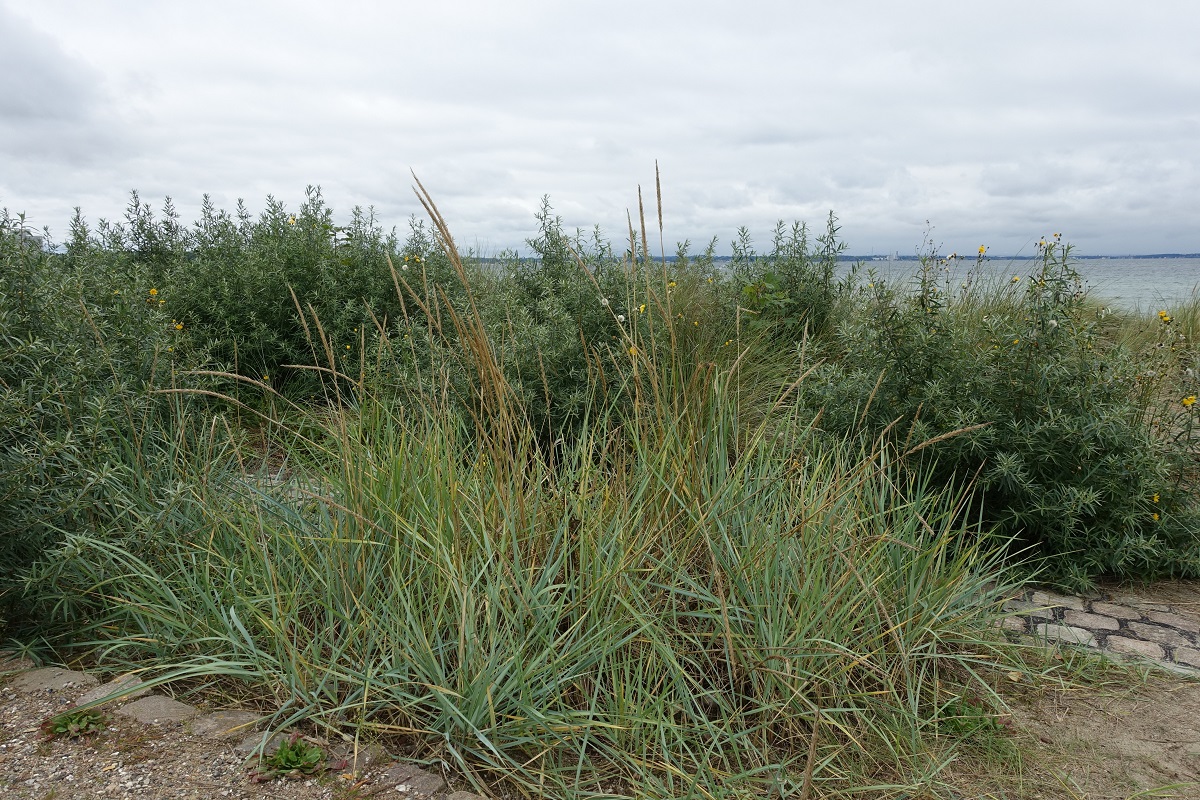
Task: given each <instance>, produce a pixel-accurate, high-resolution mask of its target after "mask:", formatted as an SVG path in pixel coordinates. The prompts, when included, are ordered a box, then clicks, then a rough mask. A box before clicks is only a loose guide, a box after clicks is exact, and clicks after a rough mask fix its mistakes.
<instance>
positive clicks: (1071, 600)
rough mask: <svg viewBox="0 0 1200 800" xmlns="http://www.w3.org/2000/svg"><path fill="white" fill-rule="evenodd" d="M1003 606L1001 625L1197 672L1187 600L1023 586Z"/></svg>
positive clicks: (1194, 619) (1196, 624)
mask: <svg viewBox="0 0 1200 800" xmlns="http://www.w3.org/2000/svg"><path fill="white" fill-rule="evenodd" d="M1004 607H1005V610H1007V611H1009V612H1012V616H1009V617H1006V618H1005V619H1004V620H1003V623H1002V624H1003V627H1004V628H1005V629H1006V630H1011V631H1016V632H1018V633H1023V634H1029V635H1032V636H1037V637H1039V638H1041V639H1045V640H1046V641H1048V642H1050V641H1052V642H1060V643H1067V644H1077V645H1084V646H1086V647H1089V648H1093V649H1096V650H1101V651H1103V652H1105V653H1108V654H1110V655H1113V656H1115V657H1118V658H1124V659H1133V660H1150V661H1155V662H1158V663H1159V664H1162V665H1163V666H1165V667H1167V668H1168V669H1170V670H1172V671H1174V672H1180V673H1187V674H1196V675H1200V613H1198V611H1197V608H1196V604H1195V603H1193V602H1190V601H1189V600H1183V599H1181V600H1180V602H1179V603H1162V602H1149V601H1146V600H1144V599H1143V598H1141V597H1139V596H1138V595H1137V594H1134V593H1128V592H1118V593H1109V592H1105V593H1101V594H1099V595H1098V596H1096V597H1094V598H1084V597H1075V596H1072V595H1062V594H1055V593H1054V592H1048V591H1039V590H1027V591H1025V592H1024V593H1023V594H1021V595H1020V596H1018V597H1015V598H1013V599H1012V600H1009V601H1008V602H1007V603H1005V605H1004Z"/></svg>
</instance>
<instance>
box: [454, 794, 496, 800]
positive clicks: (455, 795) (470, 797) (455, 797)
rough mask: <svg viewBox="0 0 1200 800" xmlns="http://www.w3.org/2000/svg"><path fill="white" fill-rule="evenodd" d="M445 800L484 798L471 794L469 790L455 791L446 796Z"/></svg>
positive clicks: (479, 799) (477, 799) (478, 799)
mask: <svg viewBox="0 0 1200 800" xmlns="http://www.w3.org/2000/svg"><path fill="white" fill-rule="evenodd" d="M446 800H486V799H485V798H484V797H482V796H480V795H477V794H472V793H471V792H455V793H454V794H452V795H450V796H449V797H447V798H446Z"/></svg>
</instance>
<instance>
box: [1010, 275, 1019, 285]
mask: <svg viewBox="0 0 1200 800" xmlns="http://www.w3.org/2000/svg"><path fill="white" fill-rule="evenodd" d="M1012 282H1013V283H1020V282H1021V276H1019V275H1013V279H1012Z"/></svg>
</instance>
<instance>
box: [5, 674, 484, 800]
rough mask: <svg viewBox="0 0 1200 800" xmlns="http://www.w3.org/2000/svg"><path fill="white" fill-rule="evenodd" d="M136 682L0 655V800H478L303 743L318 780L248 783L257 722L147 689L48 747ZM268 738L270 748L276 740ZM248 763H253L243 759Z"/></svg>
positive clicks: (409, 770)
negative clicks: (65, 720) (94, 704)
mask: <svg viewBox="0 0 1200 800" xmlns="http://www.w3.org/2000/svg"><path fill="white" fill-rule="evenodd" d="M136 683H137V679H136V678H133V679H130V678H126V679H124V681H120V680H118V681H113V682H110V683H108V684H105V685H100V683H99V681H98V680H97V679H96V678H95V677H94V676H92V675H88V674H85V673H81V672H73V671H70V670H65V669H60V668H57V667H44V668H41V669H34V668H33V665H32V664H30V663H29V662H23V661H20V660H11V659H5V658H3V657H2V656H0V797H2V798H4V800H26V798H28V799H29V800H49V798H52V797H53V798H67V797H69V798H72V800H75V799H76V798H78V799H79V800H92V798H97V799H99V798H104V799H105V800H160V799H161V800H167V799H168V798H170V799H174V798H189V799H191V798H195V799H196V800H202V799H203V800H206V799H207V798H231V800H232V799H234V798H244V799H245V800H265V798H271V800H335V798H336V800H365V798H368V797H384V798H389V800H391V799H393V798H411V799H412V800H481V799H480V798H479V797H478V796H477V795H474V794H471V793H468V792H463V791H458V792H453V791H451V790H450V788H449V787H447V784H446V781H445V780H443V779H442V777H441V776H440V775H437V774H435V773H433V772H431V771H428V770H424V769H420V768H417V767H415V766H414V765H411V764H405V763H397V762H396V761H394V760H392V759H391V758H389V757H388V756H387V754H386V753H384V752H382V751H381V750H379V749H377V748H372V749H367V750H365V751H363V752H360V753H359V754H358V758H357V759H355V758H354V755H355V754H354V753H353V752H349V751H348V749H341V750H339V748H337V747H333V746H330V745H329V743H328V742H325V741H321V740H317V739H308V741H309V742H310V743H312V744H315V745H317V746H321V747H323V748H324V749H325V750H326V752H330V753H331V754H332V756H331V759H330V762H329V764H330V766H331V768H330V769H327V770H325V771H324V772H323V774H321V775H319V776H317V777H304V778H301V779H299V780H287V779H282V778H277V779H273V780H269V781H262V782H255V781H254V780H253V777H254V776H253V774H252V772H251V771H250V770H249V769H248V768H247V762H248V759H250V755H251V753H252V751H253V749H254V746H255V745H256V744H257V743H258V742H259V741H261V738H262V735H261V733H255V729H256V727H257V726H256V723H257V716H256V715H254V714H251V713H249V712H244V711H220V710H218V711H208V712H206V711H204V710H202V709H200V708H196V707H195V706H191V705H189V704H186V703H180V702H177V701H175V700H172V699H171V698H168V697H165V696H163V695H158V694H150V693H148V692H146V691H145V690H141V691H137V690H135V691H132V692H131V693H130V694H129V695H128V696H127V697H125V698H124V699H123V702H121V703H119V704H118V703H113V704H109V705H106V706H105V708H104V714H105V725H104V729H103V730H102V731H100V732H98V733H95V734H93V735H89V736H80V737H77V738H68V737H59V738H55V739H50V740H47V738H46V736H45V735H44V733H43V731H42V729H41V722H42V721H43V720H45V719H48V718H50V717H53V716H55V715H56V714H61V713H63V712H64V711H67V710H69V709H71V708H73V707H75V706H77V705H83V704H86V703H88V702H91V701H93V700H98V699H100V698H101V697H103V696H105V695H107V694H109V693H111V692H112V691H114V690H115V689H118V688H130V689H134V688H135V685H136ZM275 741H278V739H276V740H275ZM250 763H251V765H253V764H254V763H257V761H256V760H251V761H250Z"/></svg>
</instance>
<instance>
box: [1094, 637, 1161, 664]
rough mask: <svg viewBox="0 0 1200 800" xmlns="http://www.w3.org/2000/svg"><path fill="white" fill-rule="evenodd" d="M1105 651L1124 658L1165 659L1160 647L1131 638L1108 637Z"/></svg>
mask: <svg viewBox="0 0 1200 800" xmlns="http://www.w3.org/2000/svg"><path fill="white" fill-rule="evenodd" d="M1105 645H1106V647H1107V649H1109V650H1111V651H1113V652H1114V653H1120V654H1121V655H1125V656H1139V657H1141V658H1152V659H1154V660H1155V661H1161V660H1162V659H1164V658H1165V657H1166V652H1165V651H1164V650H1163V649H1162V645H1157V644H1155V643H1154V642H1145V641H1142V640H1141V639H1134V638H1133V637H1132V636H1109V637H1108V640H1107V641H1106V642H1105Z"/></svg>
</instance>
